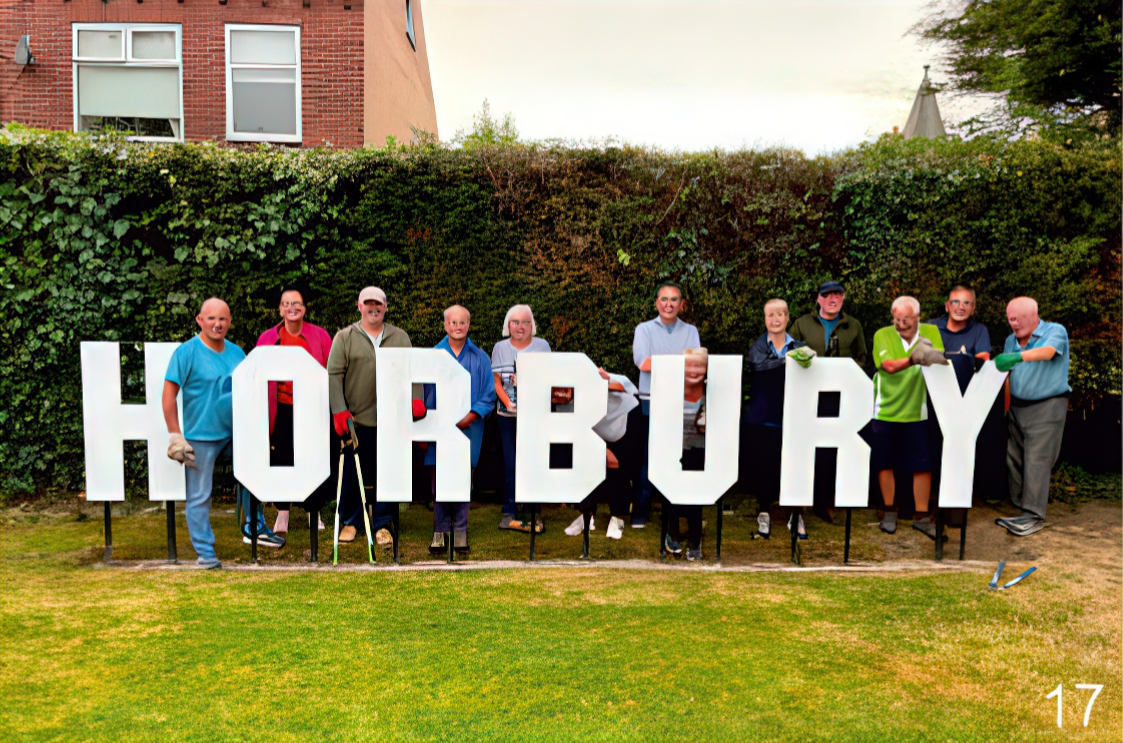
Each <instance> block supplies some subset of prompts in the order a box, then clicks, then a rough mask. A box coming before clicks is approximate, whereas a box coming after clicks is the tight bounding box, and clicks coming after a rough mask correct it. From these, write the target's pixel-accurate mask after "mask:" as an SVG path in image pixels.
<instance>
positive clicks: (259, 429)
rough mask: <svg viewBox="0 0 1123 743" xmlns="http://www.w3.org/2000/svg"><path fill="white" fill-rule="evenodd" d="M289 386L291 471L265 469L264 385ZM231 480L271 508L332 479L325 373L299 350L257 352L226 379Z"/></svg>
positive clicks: (295, 499)
mask: <svg viewBox="0 0 1123 743" xmlns="http://www.w3.org/2000/svg"><path fill="white" fill-rule="evenodd" d="M286 380H288V381H291V382H292V437H293V452H294V454H295V457H294V458H293V466H291V467H270V466H269V383H270V382H283V381H286ZM231 381H232V383H233V389H232V391H231V393H232V395H233V409H234V476H235V477H236V478H238V481H239V482H240V483H242V484H243V485H244V486H246V488H248V489H249V490H250V492H252V493H253V494H254V495H256V496H257V497H259V498H262V499H265V500H267V501H269V502H270V503H273V502H281V503H299V502H301V501H303V500H304V499H305V498H307V497H308V496H309V495H311V494H312V491H314V490H315V489H316V488H317V487H319V485H320V483H322V482H323V481H324V480H326V479H327V478H328V475H329V474H331V463H330V462H329V461H328V457H330V456H331V436H330V433H329V430H328V426H329V425H330V424H331V410H330V408H329V407H328V373H327V370H326V369H324V367H322V366H320V365H319V364H318V363H316V360H315V359H314V358H312V356H311V355H310V354H309V353H308V352H307V351H305V350H304V349H302V348H296V347H295V346H260V347H258V348H255V349H254V350H253V351H251V352H250V354H249V356H247V357H246V360H245V361H243V362H242V363H241V364H238V368H237V369H235V370H234V374H233V375H231Z"/></svg>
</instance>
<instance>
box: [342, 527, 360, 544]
mask: <svg viewBox="0 0 1123 743" xmlns="http://www.w3.org/2000/svg"><path fill="white" fill-rule="evenodd" d="M355 534H356V532H355V527H353V526H350V525H348V526H345V527H343V528H342V529H340V530H339V541H341V542H354V541H355Z"/></svg>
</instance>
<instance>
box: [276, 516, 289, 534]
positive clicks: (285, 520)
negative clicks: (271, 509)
mask: <svg viewBox="0 0 1123 743" xmlns="http://www.w3.org/2000/svg"><path fill="white" fill-rule="evenodd" d="M288 530H289V512H288V511H277V523H275V524H273V533H274V534H285V533H287V532H288Z"/></svg>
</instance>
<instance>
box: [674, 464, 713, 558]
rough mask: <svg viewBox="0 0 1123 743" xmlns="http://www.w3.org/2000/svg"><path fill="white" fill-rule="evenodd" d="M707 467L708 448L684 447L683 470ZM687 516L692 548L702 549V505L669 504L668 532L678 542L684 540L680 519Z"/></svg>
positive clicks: (688, 534) (688, 533) (696, 469)
mask: <svg viewBox="0 0 1123 743" xmlns="http://www.w3.org/2000/svg"><path fill="white" fill-rule="evenodd" d="M705 468H706V450H705V449H684V450H683V452H682V469H683V471H691V470H694V471H698V470H703V469H705ZM683 517H685V518H686V526H687V536H688V538H689V540H690V548H691V549H696V550H697V549H702V507H701V506H678V505H675V504H673V503H668V504H667V518H668V519H669V524H668V528H667V532H668V533H669V534H670V535H671V539H673V540H675V541H676V542H681V541H682V529H681V527H680V526H679V519H680V518H683Z"/></svg>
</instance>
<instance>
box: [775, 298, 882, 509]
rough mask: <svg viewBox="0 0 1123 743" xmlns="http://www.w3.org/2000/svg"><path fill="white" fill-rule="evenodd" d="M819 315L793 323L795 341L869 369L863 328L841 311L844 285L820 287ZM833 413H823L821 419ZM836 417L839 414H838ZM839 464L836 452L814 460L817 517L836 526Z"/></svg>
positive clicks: (819, 456)
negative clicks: (836, 489) (837, 472)
mask: <svg viewBox="0 0 1123 743" xmlns="http://www.w3.org/2000/svg"><path fill="white" fill-rule="evenodd" d="M817 299H818V302H819V311H818V312H810V313H808V314H806V315H804V316H803V317H801V318H799V319H798V320H796V321H795V322H794V323H792V328H791V330H790V331H789V332H790V333H791V336H792V338H795V339H796V340H797V341H802V342H804V343H806V344H807V345H808V346H810V347H811V348H812V349H814V351H815V353H816V354H817V355H819V356H824V357H848V358H852V359H854V362H855V363H856V364H857V365H858V366H860V367H862V368H863V369H865V368H866V362H867V361H868V360H869V352H868V351H867V350H866V336H865V335H864V334H863V333H862V324H861V323H860V322H858V320H857V319H855V318H853V317H851V316H849V315H847V314H846V313H845V312H843V311H842V302H843V300H844V299H846V293H845V291H844V290H843V288H842V284H840V283H838V282H837V281H828V282H826V283H824V284H823V285H822V286H820V287H819V296H818V298H817ZM824 414H826V415H829V414H830V411H821V412H820V415H824ZM835 414H836V415H837V411H835ZM837 462H838V450H837V449H825V450H823V451H822V452H819V453H818V454H817V455H816V457H815V508H814V511H815V515H816V516H818V517H819V518H821V519H822V520H823V521H826V522H827V523H833V521H834V518H833V509H832V508H831V505H832V504H833V503H834V472H835V471H836V470H835V468H836V466H837Z"/></svg>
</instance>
